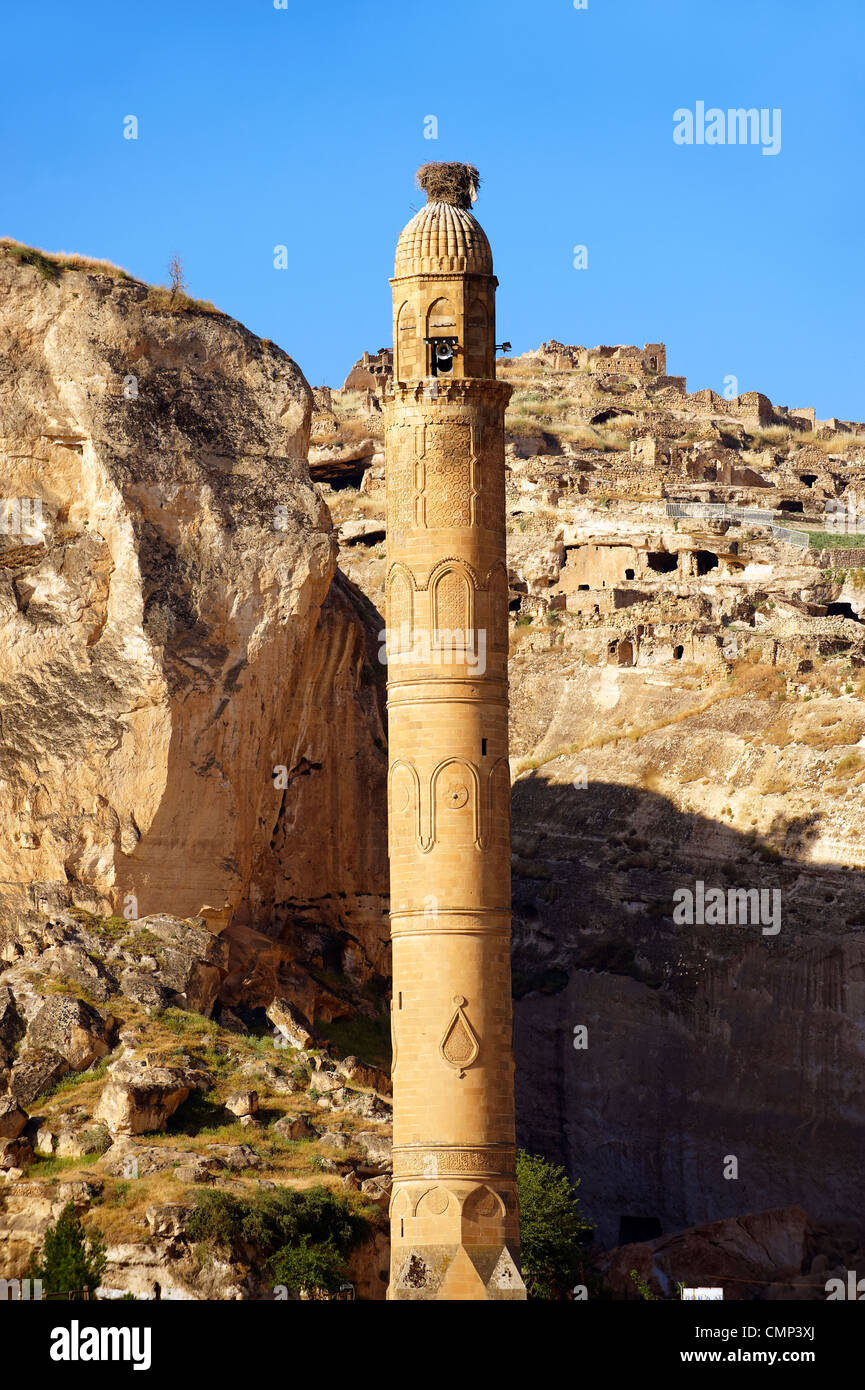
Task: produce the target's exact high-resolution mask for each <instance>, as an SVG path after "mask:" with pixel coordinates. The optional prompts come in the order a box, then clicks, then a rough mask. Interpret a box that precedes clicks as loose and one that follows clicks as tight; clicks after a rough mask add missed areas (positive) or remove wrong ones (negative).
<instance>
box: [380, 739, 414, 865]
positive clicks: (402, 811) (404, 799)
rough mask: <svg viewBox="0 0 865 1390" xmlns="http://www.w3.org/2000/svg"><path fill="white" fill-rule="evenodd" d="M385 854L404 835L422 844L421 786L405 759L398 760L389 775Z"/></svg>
mask: <svg viewBox="0 0 865 1390" xmlns="http://www.w3.org/2000/svg"><path fill="white" fill-rule="evenodd" d="M387 800H388V818H387V825H388V853H389V854H391V855H392V854H393V851H394V846H395V842H396V841H397V839H402V838H403V836H406V837H409V836H412V835H413V836H414V837H415V839H416V840H417V841H418V843H420V842H421V785H420V777H419V776H418V771H417V768H416V767H415V765H414V763H413V762H411V761H410V760H409V759H408V758H397V760H396V762H394V763H392V764H391V767H390V770H389V772H388V791H387Z"/></svg>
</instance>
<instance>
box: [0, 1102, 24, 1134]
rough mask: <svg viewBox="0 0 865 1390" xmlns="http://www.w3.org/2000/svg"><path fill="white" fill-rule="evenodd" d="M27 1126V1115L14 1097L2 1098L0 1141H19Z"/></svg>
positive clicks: (0, 1107)
mask: <svg viewBox="0 0 865 1390" xmlns="http://www.w3.org/2000/svg"><path fill="white" fill-rule="evenodd" d="M26 1124H27V1113H26V1111H24V1110H22V1109H21V1106H20V1105H19V1104H18V1102H17V1100H16V1099H15V1097H14V1096H0V1139H17V1138H18V1136H19V1134H21V1133H22V1131H23V1129H24V1127H25V1125H26Z"/></svg>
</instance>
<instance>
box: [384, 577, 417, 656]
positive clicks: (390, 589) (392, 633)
mask: <svg viewBox="0 0 865 1390" xmlns="http://www.w3.org/2000/svg"><path fill="white" fill-rule="evenodd" d="M416 590H417V584H416V582H415V577H414V575H413V574H412V572H411V570H410V569H409V568H408V566H407V565H402V564H395V565H393V566H392V567H391V570H390V573H389V574H388V577H387V647H388V653H390V652H407V651H411V647H412V640H413V637H414V621H415V614H414V596H415V592H416Z"/></svg>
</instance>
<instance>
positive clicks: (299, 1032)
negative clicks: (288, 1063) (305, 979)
mask: <svg viewBox="0 0 865 1390" xmlns="http://www.w3.org/2000/svg"><path fill="white" fill-rule="evenodd" d="M267 1017H268V1018H269V1019H270V1021H271V1023H272V1024H273V1025H274V1027H276V1028H278V1029H279V1032H280V1033H281V1034H282V1036H283V1037H284V1038H285V1040H286V1042H288V1043H289V1044H290V1045H291V1046H292V1047H296V1048H298V1049H299V1051H301V1052H303V1051H305V1050H306V1048H308V1047H312V1045H313V1042H314V1038H313V1033H312V1025H311V1024H310V1022H309V1019H308V1018H307V1017H306V1015H305V1014H303V1013H301V1011H300V1009H298V1008H297V1007H296V1006H295V1005H294V1004H292V1002H291V1000H290V999H274V1000H273V1002H272V1003H271V1004H270V1005H268V1008H267Z"/></svg>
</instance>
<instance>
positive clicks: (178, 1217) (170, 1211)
mask: <svg viewBox="0 0 865 1390" xmlns="http://www.w3.org/2000/svg"><path fill="white" fill-rule="evenodd" d="M191 1210H192V1208H191V1207H185V1206H183V1205H182V1203H180V1202H163V1203H161V1204H160V1205H158V1206H152V1207H147V1208H146V1210H145V1212H144V1220H145V1221H146V1222H147V1229H148V1230H149V1231H150V1234H151V1235H152V1236H161V1237H162V1238H163V1239H164V1240H174V1239H176V1238H177V1237H178V1236H182V1235H183V1234H184V1232H185V1230H186V1223H187V1221H188V1219H189V1213H190V1211H191Z"/></svg>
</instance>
